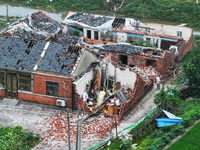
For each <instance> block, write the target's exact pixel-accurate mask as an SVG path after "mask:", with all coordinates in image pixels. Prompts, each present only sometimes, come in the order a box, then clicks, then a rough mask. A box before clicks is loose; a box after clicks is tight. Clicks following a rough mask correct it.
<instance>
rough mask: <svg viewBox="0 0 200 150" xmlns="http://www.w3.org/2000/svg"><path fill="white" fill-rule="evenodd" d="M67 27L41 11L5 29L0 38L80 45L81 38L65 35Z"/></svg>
mask: <svg viewBox="0 0 200 150" xmlns="http://www.w3.org/2000/svg"><path fill="white" fill-rule="evenodd" d="M66 33H67V26H66V25H63V24H62V23H60V22H57V21H55V20H53V19H52V18H50V17H49V16H47V15H46V14H45V13H44V12H42V11H37V12H35V13H33V14H29V15H27V16H25V17H23V18H21V19H19V20H18V21H16V22H14V23H12V24H11V25H10V26H9V27H8V28H6V29H5V30H4V31H3V32H2V33H0V35H1V36H7V37H8V36H10V37H19V38H23V39H27V40H39V41H51V42H55V43H60V44H71V45H81V41H82V39H81V37H78V36H70V35H67V34H66Z"/></svg>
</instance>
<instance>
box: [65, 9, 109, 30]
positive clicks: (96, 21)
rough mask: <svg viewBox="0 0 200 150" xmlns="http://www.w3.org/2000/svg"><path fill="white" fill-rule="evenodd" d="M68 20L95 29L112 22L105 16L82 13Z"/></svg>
mask: <svg viewBox="0 0 200 150" xmlns="http://www.w3.org/2000/svg"><path fill="white" fill-rule="evenodd" d="M68 19H71V20H74V21H78V22H82V23H84V24H87V25H89V26H93V27H97V26H101V25H102V24H104V23H106V22H108V21H110V20H112V18H110V17H107V16H98V15H94V14H88V13H84V12H77V13H76V14H74V15H72V16H70V17H69V18H68Z"/></svg>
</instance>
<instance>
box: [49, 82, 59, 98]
mask: <svg viewBox="0 0 200 150" xmlns="http://www.w3.org/2000/svg"><path fill="white" fill-rule="evenodd" d="M58 88H59V84H58V82H52V81H46V95H50V96H58Z"/></svg>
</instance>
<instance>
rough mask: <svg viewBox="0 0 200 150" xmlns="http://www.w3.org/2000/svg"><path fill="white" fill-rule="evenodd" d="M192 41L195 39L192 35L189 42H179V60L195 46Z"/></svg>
mask: <svg viewBox="0 0 200 150" xmlns="http://www.w3.org/2000/svg"><path fill="white" fill-rule="evenodd" d="M192 34H193V33H192ZM192 41H193V36H192V35H191V36H190V39H189V40H188V41H187V42H181V43H179V44H178V57H177V61H178V62H179V61H180V60H181V59H182V58H183V57H184V56H185V55H186V54H187V53H188V52H189V51H190V50H191V49H192V46H193V45H192Z"/></svg>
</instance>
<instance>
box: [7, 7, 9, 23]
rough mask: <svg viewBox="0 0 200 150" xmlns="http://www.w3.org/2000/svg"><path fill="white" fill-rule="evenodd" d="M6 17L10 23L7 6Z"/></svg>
mask: <svg viewBox="0 0 200 150" xmlns="http://www.w3.org/2000/svg"><path fill="white" fill-rule="evenodd" d="M6 17H7V21H9V17H8V5H6Z"/></svg>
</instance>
